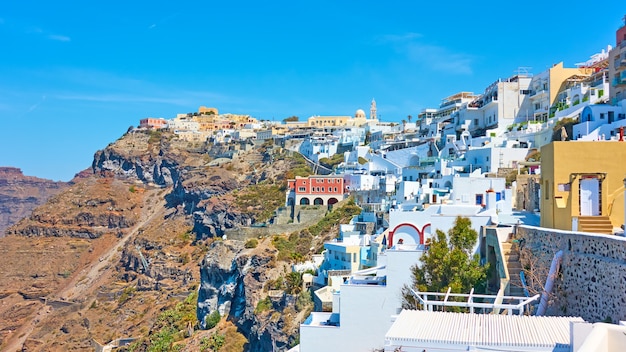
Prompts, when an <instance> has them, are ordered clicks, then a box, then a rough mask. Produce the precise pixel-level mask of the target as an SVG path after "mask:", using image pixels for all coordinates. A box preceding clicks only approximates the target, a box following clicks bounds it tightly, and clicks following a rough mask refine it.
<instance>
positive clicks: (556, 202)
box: [540, 141, 626, 230]
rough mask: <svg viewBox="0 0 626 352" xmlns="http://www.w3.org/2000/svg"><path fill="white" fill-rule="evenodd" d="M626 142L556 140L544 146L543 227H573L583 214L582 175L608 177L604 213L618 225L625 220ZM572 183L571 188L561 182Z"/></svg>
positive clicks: (603, 195)
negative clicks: (625, 179)
mask: <svg viewBox="0 0 626 352" xmlns="http://www.w3.org/2000/svg"><path fill="white" fill-rule="evenodd" d="M624 160H626V142H617V141H591V142H573V141H569V142H552V143H550V144H548V145H546V146H543V147H542V148H541V201H540V202H541V226H542V227H549V228H556V229H562V230H571V229H572V217H577V216H579V215H580V205H579V204H580V197H579V187H580V184H579V182H580V179H581V176H582V175H581V174H588V175H594V174H596V173H601V174H605V175H604V176H603V175H599V176H600V177H604V180H602V183H601V196H600V199H601V215H602V216H608V217H609V218H610V219H611V223H612V224H613V226H614V227H619V226H621V225H622V224H623V223H624V191H623V186H624V183H623V180H624V177H625V176H626V163H624ZM570 182H571V185H570V187H569V191H568V190H561V191H559V184H561V185H566V184H568V183H570Z"/></svg>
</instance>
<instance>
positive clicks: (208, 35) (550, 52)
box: [0, 0, 626, 181]
mask: <svg viewBox="0 0 626 352" xmlns="http://www.w3.org/2000/svg"><path fill="white" fill-rule="evenodd" d="M624 14H626V2H624V1H623V0H605V1H601V2H600V3H598V4H597V5H593V3H590V2H589V1H579V0H571V1H560V0H557V1H545V0H544V1H536V0H528V1H524V2H510V1H502V0H500V1H488V2H487V1H462V2H461V1H445V2H443V1H367V0H364V1H340V0H334V1H326V0H316V1H297V0H292V1H117V0H109V1H82V0H81V1H78V0H77V1H65V0H58V1H43V0H40V1H28V0H23V1H2V2H0V122H1V127H0V166H15V167H19V168H21V169H22V170H23V172H24V173H25V174H27V175H32V176H38V177H43V178H50V179H53V180H63V181H68V180H69V179H71V178H72V177H73V175H74V174H75V173H77V172H79V171H81V170H83V169H85V168H87V167H89V166H90V165H91V161H92V158H93V154H94V152H96V151H97V150H98V149H102V148H104V147H106V146H107V144H109V143H110V142H113V141H115V140H116V139H117V138H119V137H120V136H121V135H122V134H123V133H124V132H125V131H126V130H127V128H128V127H129V126H131V125H134V126H136V125H138V124H139V120H140V119H141V118H144V117H164V118H173V117H174V116H175V115H176V113H186V112H193V111H197V109H198V107H199V106H200V105H206V106H211V107H216V108H218V109H219V111H220V113H236V114H250V115H252V116H254V117H256V118H258V119H265V120H277V121H278V120H282V119H284V118H286V117H289V116H292V115H296V116H299V117H300V119H301V120H303V119H306V118H308V117H309V116H312V115H353V114H354V112H355V111H356V110H357V109H363V110H365V111H366V112H368V114H369V104H370V102H371V100H372V98H375V99H376V102H377V104H378V114H379V118H381V119H382V120H383V121H401V120H402V119H406V117H407V115H413V116H417V114H418V113H419V112H420V111H421V110H422V109H424V108H427V107H437V106H438V105H439V103H440V101H441V99H443V98H445V97H446V96H449V95H452V94H454V93H456V92H458V91H471V92H475V93H481V92H482V91H483V90H484V89H485V88H486V87H487V86H488V85H489V84H491V83H492V82H493V81H495V80H497V79H498V78H506V77H509V76H511V75H513V74H515V72H516V70H517V69H518V68H519V67H527V68H530V69H529V72H530V73H533V74H538V73H540V72H542V71H544V70H545V69H547V68H548V67H549V66H551V65H552V64H555V63H558V62H560V61H563V62H564V64H565V66H566V67H574V66H575V64H576V63H578V62H584V61H585V60H587V59H588V58H589V56H591V55H593V54H595V53H597V52H599V51H600V50H602V49H606V46H607V45H614V44H615V31H616V30H617V29H618V28H619V27H620V26H621V24H622V17H623V16H624Z"/></svg>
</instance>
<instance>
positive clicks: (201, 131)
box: [0, 17, 626, 352]
mask: <svg viewBox="0 0 626 352" xmlns="http://www.w3.org/2000/svg"><path fill="white" fill-rule="evenodd" d="M624 21H625V22H624V25H623V26H622V27H621V28H619V29H617V31H616V41H615V43H611V45H609V46H608V47H607V48H606V49H601V50H600V51H599V52H597V53H581V57H582V58H583V59H582V60H581V62H580V63H577V64H575V65H573V66H571V67H566V66H565V64H564V63H562V62H560V63H556V64H554V65H552V66H551V67H550V68H548V69H546V70H545V71H543V72H539V73H535V74H533V73H531V72H529V71H528V69H526V68H519V69H518V70H517V71H516V74H515V75H512V76H510V77H502V78H494V81H493V83H492V84H490V85H489V86H488V87H486V88H485V89H484V91H483V92H481V93H473V92H467V91H463V92H457V93H455V94H452V95H450V96H448V97H445V98H443V99H442V100H441V103H440V104H439V105H438V106H436V107H433V108H426V109H423V110H422V111H421V112H420V113H419V114H417V116H411V115H408V116H406V118H404V119H402V120H401V121H399V122H383V121H380V119H379V118H378V114H377V109H378V107H377V102H376V101H375V100H374V99H372V101H371V102H370V103H369V104H370V106H369V112H368V113H366V111H365V110H363V109H361V108H359V109H357V110H356V111H355V113H354V114H353V115H337V116H311V117H308V118H307V119H305V120H302V121H301V120H300V119H299V118H298V117H296V116H293V117H289V118H286V119H285V120H283V121H264V120H258V119H256V118H254V117H252V116H249V115H237V114H221V113H220V112H219V110H218V109H217V108H214V107H206V106H201V107H199V108H198V111H197V112H190V113H181V114H178V115H177V116H176V117H173V118H170V119H168V118H163V117H147V118H143V119H141V120H140V121H139V125H138V126H137V127H136V128H135V127H133V128H130V129H129V130H128V132H127V133H126V134H125V135H124V136H123V137H122V138H120V140H118V141H116V142H115V143H112V144H111V145H109V146H108V147H107V148H106V149H105V150H102V151H98V152H97V153H96V155H95V157H94V162H93V165H92V170H91V171H92V172H93V175H96V176H98V177H101V178H95V177H94V178H89V176H84V179H85V180H87V181H84V182H85V183H80V182H82V181H80V182H79V181H76V183H72V185H71V187H72V188H71V189H69V191H67V192H66V193H62V194H61V195H60V196H58V197H53V198H52V200H51V202H49V203H48V204H47V205H44V206H43V207H41V208H38V210H35V211H34V212H33V215H31V217H30V218H28V219H24V220H22V221H21V222H20V223H18V224H17V225H16V226H14V227H13V228H10V229H9V231H7V234H8V237H7V238H5V239H4V240H6V241H12V242H11V243H18V242H20V243H22V242H24V243H25V242H26V241H27V240H28V239H30V238H36V237H46V238H47V239H46V241H47V242H46V243H45V244H37V246H39V247H40V248H39V249H38V250H39V251H43V253H52V250H53V249H54V246H57V250H56V251H57V254H56V255H55V256H49V257H50V258H48V259H47V260H49V261H50V262H55V265H58V266H59V267H61V266H63V265H65V266H67V267H68V268H69V266H70V265H69V264H68V263H70V262H71V260H72V258H73V257H74V256H76V258H81V265H83V264H84V263H83V262H85V263H87V262H88V261H90V260H93V261H96V262H99V264H98V265H97V266H94V267H91V268H89V267H88V266H87V264H84V265H85V267H84V268H82V267H78V268H74V267H72V268H71V269H72V270H70V269H64V270H63V271H62V272H61V273H54V272H53V271H52V270H49V271H50V272H45V273H44V274H43V275H42V274H40V273H33V272H31V271H29V270H32V268H31V266H35V265H36V264H35V262H34V261H33V260H34V259H33V258H32V257H30V256H29V255H27V254H25V255H26V256H27V257H29V258H28V260H29V261H28V263H29V264H28V265H23V267H21V268H20V273H19V274H20V275H23V277H27V278H28V280H32V281H33V282H36V284H33V285H31V288H30V291H28V292H22V291H19V292H18V293H19V297H18V295H15V294H14V292H12V291H11V290H13V288H12V287H11V288H9V286H10V282H11V281H12V280H13V279H12V278H4V279H3V280H5V281H3V282H2V283H3V285H5V288H4V289H3V291H2V292H0V300H1V299H7V301H6V302H9V303H8V306H10V305H12V304H14V307H18V308H19V309H18V308H14V309H13V308H7V307H6V306H4V305H5V301H3V303H2V308H0V316H1V317H3V319H4V318H7V317H9V316H14V315H15V314H16V313H20V322H19V323H18V322H17V321H16V322H13V323H11V324H8V323H7V324H8V325H7V324H5V325H7V326H4V325H1V324H0V333H1V334H0V337H1V338H2V339H1V340H0V347H2V348H8V350H13V349H12V348H13V347H16V346H20V347H19V348H22V350H29V348H28V346H30V348H31V350H37V351H39V350H47V349H48V348H53V349H52V350H55V349H54V348H57V349H56V350H64V349H65V348H66V347H67V345H63V343H61V342H59V341H60V339H59V338H56V337H55V336H65V335H72V333H68V331H81V333H82V334H83V335H80V336H79V335H78V334H77V333H73V334H74V336H73V337H72V338H68V339H69V340H68V341H69V342H67V343H70V344H71V343H74V344H76V345H75V346H78V345H79V344H80V345H79V347H77V349H81V348H82V349H86V348H88V347H89V348H90V347H91V346H93V347H94V348H95V350H96V351H111V350H118V351H129V350H141V351H144V350H150V351H152V350H154V351H157V350H158V351H161V350H163V351H168V350H189V351H193V350H202V351H209V350H211V351H213V350H214V351H219V350H220V348H221V347H222V346H223V345H224V344H225V343H228V342H225V341H224V336H229V339H230V340H231V341H230V342H232V343H233V344H234V341H235V340H237V346H243V345H244V343H243V342H240V341H239V340H245V339H247V341H248V342H247V343H248V350H254V351H265V350H270V349H271V350H280V351H287V350H289V351H294V352H295V351H302V352H309V351H339V350H350V351H482V350H489V351H580V352H589V351H607V352H609V351H611V352H612V351H622V350H623V349H624V346H626V305H624V303H625V302H626V235H625V232H624V229H625V223H626V197H625V191H626V165H625V164H624V163H623V162H622V160H626V141H625V140H624V138H625V137H624V127H625V126H626V17H625V20H624ZM586 57H589V59H587V60H584V58H586ZM180 160H184V162H182V161H180ZM279 183H280V184H284V186H283V187H282V188H281V187H279V186H277V184H279ZM68 187H69V186H68ZM94 190H95V191H94ZM96 191H97V192H100V193H95V192H96ZM93 194H97V196H94V195H93ZM85 195H90V197H91V198H89V197H87V196H85ZM87 198H89V199H87ZM141 202H145V203H141ZM56 204H73V205H75V209H74V208H70V207H68V208H67V209H58V208H63V207H62V206H61V207H59V206H58V205H56ZM137 204H142V205H141V206H138V205H137ZM144 205H145V206H144ZM55 208H57V209H55ZM96 210H97V211H100V212H101V213H102V214H105V215H98V214H96V215H94V214H95V213H93V212H95V211H96ZM46 211H48V212H49V213H46ZM53 211H63V212H65V213H64V214H63V215H64V216H65V217H66V218H62V219H57V218H55V217H54V216H50V215H49V214H50V213H52V212H53ZM89 212H92V213H89ZM67 218H72V219H73V220H67ZM155 219H156V220H158V221H155ZM152 221H155V222H152ZM460 223H463V224H466V225H467V226H468V227H469V228H467V229H465V230H466V231H467V232H469V233H475V234H476V239H475V241H474V242H473V243H470V244H469V247H470V252H471V253H469V259H472V258H474V260H475V263H477V264H478V265H479V266H480V267H481V268H484V269H485V270H486V272H487V275H486V277H485V280H484V285H476V287H474V285H473V283H470V284H469V286H471V288H470V289H469V290H467V291H462V290H461V289H459V287H457V286H455V287H445V288H442V289H441V290H438V291H436V292H435V291H424V290H420V289H419V288H418V287H417V285H414V280H415V275H414V274H415V270H416V269H420V268H424V261H425V260H426V259H428V258H429V256H430V255H431V254H432V253H433V252H434V251H431V249H432V248H434V247H435V246H436V245H438V244H440V243H441V242H439V240H440V238H441V234H444V237H445V234H448V236H449V237H451V236H452V235H453V234H454V231H457V229H458V228H459V227H458V226H459V224H460ZM181 229H182V230H181ZM113 230H115V231H113ZM151 233H154V234H156V235H154V236H155V237H150V236H151ZM179 233H180V234H179ZM172 234H176V236H175V238H174V237H173V235H172ZM329 234H330V235H329ZM11 236H22V237H20V238H19V240H15V238H16V237H11ZM193 236H195V238H192V237H193ZM26 237H28V238H26ZM62 237H74V239H73V240H72V241H70V242H67V241H65V240H63V239H62ZM3 243H9V242H3ZM51 244H53V245H54V246H51ZM29 245H30V244H29ZM450 246H451V247H452V245H450ZM15 248H18V247H15ZM15 248H14V247H11V248H9V247H7V249H6V250H5V252H6V253H8V252H10V251H13V252H20V251H21V250H22V249H21V247H19V248H18V249H19V250H18V249H15ZM201 250H205V251H206V252H202V251H201ZM429 251H430V252H429ZM24 253H26V251H24ZM59 253H61V254H59ZM3 260H8V259H7V258H4V259H3ZM11 260H13V259H11ZM194 261H195V262H194ZM17 262H18V261H11V262H9V263H11V264H14V263H17ZM56 262H58V263H56ZM62 262H64V263H62ZM2 263H5V262H2ZM2 263H0V264H2ZM2 265H6V264H2ZM2 265H0V266H2ZM198 266H199V267H200V268H199V270H198ZM79 269H82V270H79ZM106 270H110V271H108V272H107V271H106ZM99 272H105V275H101V276H99V275H98V273H99ZM15 275H16V277H17V276H18V274H15ZM112 278H115V280H117V281H115V280H114V279H112ZM66 279H67V280H68V281H64V280H66ZM109 279H110V280H111V281H110V282H109V281H107V280H109ZM37 280H51V281H50V282H43V281H37ZM16 281H19V280H13V282H16ZM28 282H29V281H28ZM120 282H124V283H132V284H133V285H134V286H132V287H130V286H128V287H124V288H120ZM74 283H76V285H75V284H74ZM29 285H30V284H29ZM89 285H92V286H89ZM479 286H480V287H479ZM129 287H130V288H129ZM57 288H59V290H60V291H59V292H61V293H62V294H58V295H57V296H54V297H52V296H53V295H52V294H51V292H54V290H55V289H57ZM9 291H11V292H9ZM16 292H17V291H16ZM139 292H141V294H143V295H145V296H140V293H139ZM189 292H192V294H191V295H190V296H187V295H186V294H187V293H189ZM90 294H93V295H94V297H97V299H96V298H93V299H91V298H86V297H90V296H89V295H90ZM47 295H49V296H50V297H48V296H47ZM307 295H310V296H307ZM139 297H141V298H139ZM146 297H147V298H146ZM181 297H182V299H181V302H180V306H181V307H182V306H184V307H185V309H186V311H185V312H186V313H185V314H186V315H185V316H182V315H181V318H180V319H178V318H176V319H174V318H172V317H177V316H176V315H175V314H174V313H172V310H164V311H163V310H162V311H156V310H150V309H151V308H154V307H147V306H151V305H156V302H162V301H165V300H168V299H180V298H181ZM9 299H10V301H9ZM107 299H108V301H107ZM39 300H41V301H42V302H38V301H39ZM144 300H145V302H149V303H147V304H146V307H145V310H143V312H140V309H139V308H134V306H132V305H130V304H127V302H132V303H135V304H139V303H137V302H139V301H140V303H141V304H144ZM193 300H197V304H196V305H195V307H194V306H193ZM35 301H37V303H35ZM15 302H17V303H15ZM24 302H26V303H24ZM50 302H51V303H50ZM168 302H169V301H168ZM190 302H191V303H190ZM19 304H24V305H23V306H19ZM170 305H171V304H170ZM58 307H61V309H66V308H67V307H69V308H67V310H68V313H67V314H68V316H69V315H70V314H73V315H71V316H72V319H71V320H66V322H65V323H64V324H62V325H63V326H62V328H61V332H58V331H56V330H58V327H56V328H55V329H52V328H49V327H48V326H46V327H37V324H38V323H39V322H40V321H43V320H44V318H45V317H46V316H53V314H54V310H55V309H57V308H58ZM176 307H177V308H178V307H179V305H176ZM142 309H144V308H143V306H142ZM172 309H173V308H172ZM194 310H195V318H194V319H191V318H189V315H191V316H193V315H194V313H193V312H194ZM32 312H36V314H35V313H32ZM120 312H123V313H124V314H126V315H127V317H122V313H120ZM31 313H32V314H31ZM166 313H167V314H170V315H169V316H167V319H170V318H171V319H174V320H177V321H175V322H170V323H171V324H172V326H175V328H174V327H173V328H172V329H174V330H175V334H174V333H168V334H169V335H168V338H169V337H170V335H176V336H178V337H179V338H180V340H182V339H183V338H184V337H185V338H189V337H193V336H194V329H198V330H211V329H214V328H216V326H217V328H216V329H222V330H221V331H229V332H228V335H226V334H227V333H224V335H219V334H217V333H215V334H212V335H208V334H207V335H202V337H201V338H200V337H197V340H194V341H192V342H191V343H190V344H189V345H187V346H186V347H183V345H182V344H179V345H176V342H177V341H174V340H171V339H170V340H167V341H165V340H159V339H158V337H159V336H160V335H159V334H161V333H162V332H163V331H166V330H163V329H162V330H159V329H158V327H159V326H158V324H165V323H164V322H163V321H164V320H167V319H165V318H163V319H162V318H160V317H162V315H159V314H166ZM29 314H31V315H29ZM176 314H178V313H176ZM181 314H182V313H181ZM144 316H145V317H146V318H145V319H148V318H149V319H151V320H152V321H157V323H155V324H154V326H153V327H152V328H150V330H149V331H148V329H147V328H146V327H143V328H141V327H140V326H141V324H140V323H139V322H143V320H142V319H144ZM112 317H115V320H110V321H107V319H106V318H109V319H113V318H112ZM157 317H159V318H157ZM216 317H217V318H216ZM220 317H221V318H225V319H222V320H221V323H220V324H217V323H216V321H215V320H217V321H220ZM56 319H60V318H58V317H57V318H56ZM171 319H170V320H171ZM0 320H2V319H0ZM131 320H132V323H131ZM178 320H180V321H178ZM196 320H197V321H198V324H197V326H193V325H194V324H193V323H191V322H192V321H196ZM6 321H8V320H6ZM22 321H24V322H27V323H24V325H21V326H22V327H20V324H22ZM54 322H56V320H55V321H54ZM185 324H186V325H185ZM115 325H119V326H124V330H122V331H123V333H125V334H126V333H127V334H128V335H120V334H121V332H120V331H113V328H112V327H111V326H115ZM23 326H26V328H24V327H23ZM232 326H236V327H237V328H236V329H235V328H233V327H232ZM246 328H247V329H249V330H250V331H252V330H254V331H252V332H250V334H249V335H248V336H246V337H245V339H244V338H243V337H242V336H241V334H242V330H245V329H246ZM20 329H22V330H20ZM73 329H74V330H73ZM48 330H54V331H56V332H55V333H56V334H57V335H54V336H52V337H50V335H49V334H52V333H51V332H49V331H48ZM233 330H236V331H238V332H237V333H233V332H232V331H233ZM14 331H18V332H19V333H14ZM33 331H34V333H33ZM167 331H169V330H167ZM96 333H99V334H100V335H99V336H96ZM63 334H65V335H63ZM163 334H164V335H163V336H165V333H163ZM31 335H33V336H35V337H36V338H35V337H32V336H31ZM140 335H141V336H140ZM46 336H47V337H46ZM86 336H88V337H86ZM104 336H106V338H105V337H104ZM155 336H156V337H155ZM183 336H184V337H183ZM220 336H221V337H220ZM96 337H97V338H96ZM72 339H73V340H72ZM87 339H89V342H88V343H87V342H85V341H87ZM219 339H222V340H219ZM49 341H55V342H54V343H50V342H49ZM77 341H79V342H77ZM155 341H157V342H159V343H163V344H164V345H163V346H162V349H157V348H156V347H154V346H156V342H155ZM162 341H165V342H162ZM47 344H49V345H47ZM87 345H89V346H87ZM7 346H8V347H7ZM131 346H132V347H131ZM175 346H179V347H176V349H175ZM207 346H210V347H207ZM153 347H154V348H153ZM185 348H186V349H185ZM229 348H231V349H230V350H232V348H233V347H229ZM15 350H18V349H17V347H16V349H15Z"/></svg>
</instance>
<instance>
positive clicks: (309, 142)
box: [300, 136, 339, 162]
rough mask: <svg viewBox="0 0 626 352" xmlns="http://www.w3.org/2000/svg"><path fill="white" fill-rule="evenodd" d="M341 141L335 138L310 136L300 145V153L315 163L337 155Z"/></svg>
mask: <svg viewBox="0 0 626 352" xmlns="http://www.w3.org/2000/svg"><path fill="white" fill-rule="evenodd" d="M338 145H339V141H338V138H337V137H334V136H310V137H308V138H306V139H305V140H304V141H303V142H302V144H301V145H300V153H301V154H302V155H304V156H306V157H307V158H309V159H311V160H313V161H314V162H319V160H320V159H322V158H331V157H332V156H333V155H335V154H337V147H338Z"/></svg>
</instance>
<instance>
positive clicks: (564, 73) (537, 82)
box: [529, 62, 594, 121]
mask: <svg viewBox="0 0 626 352" xmlns="http://www.w3.org/2000/svg"><path fill="white" fill-rule="evenodd" d="M593 72H594V69H593V68H591V67H575V68H570V67H563V62H559V63H558V64H554V65H552V67H550V68H549V69H547V70H545V71H543V72H541V73H539V74H537V75H535V76H533V78H532V80H531V82H530V87H529V89H530V92H531V93H530V104H531V107H532V111H533V116H534V119H535V120H537V121H545V120H547V119H548V117H549V112H550V107H552V106H553V105H554V104H556V103H557V97H558V95H559V92H562V91H564V90H565V88H566V84H567V80H568V79H569V78H571V77H572V76H580V77H588V76H590V75H591V74H592V73H593Z"/></svg>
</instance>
